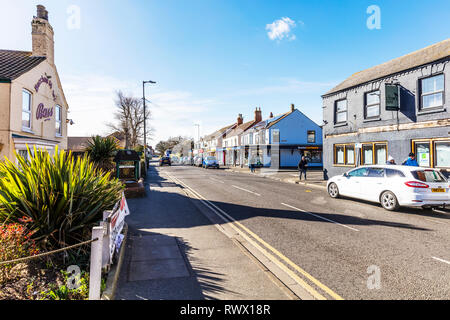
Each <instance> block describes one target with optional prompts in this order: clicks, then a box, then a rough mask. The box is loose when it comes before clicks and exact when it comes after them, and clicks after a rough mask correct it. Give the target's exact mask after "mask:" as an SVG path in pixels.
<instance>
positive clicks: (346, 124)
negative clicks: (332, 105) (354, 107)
mask: <svg viewBox="0 0 450 320" xmlns="http://www.w3.org/2000/svg"><path fill="white" fill-rule="evenodd" d="M346 126H348V122H345V123H335V124H334V127H335V128H339V127H346Z"/></svg>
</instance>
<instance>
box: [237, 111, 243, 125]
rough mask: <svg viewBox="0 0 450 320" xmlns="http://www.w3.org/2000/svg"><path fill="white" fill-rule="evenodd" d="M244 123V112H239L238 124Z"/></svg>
mask: <svg viewBox="0 0 450 320" xmlns="http://www.w3.org/2000/svg"><path fill="white" fill-rule="evenodd" d="M243 123H244V117H243V116H242V114H239V116H238V118H237V125H238V126H240V125H241V124H243Z"/></svg>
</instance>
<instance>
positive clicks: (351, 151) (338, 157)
mask: <svg viewBox="0 0 450 320" xmlns="http://www.w3.org/2000/svg"><path fill="white" fill-rule="evenodd" d="M334 164H335V165H347V166H354V165H355V145H354V144H342V145H335V146H334Z"/></svg>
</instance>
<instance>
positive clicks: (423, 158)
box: [415, 142, 431, 167]
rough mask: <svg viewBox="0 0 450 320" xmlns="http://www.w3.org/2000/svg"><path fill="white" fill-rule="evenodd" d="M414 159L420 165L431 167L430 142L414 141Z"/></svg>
mask: <svg viewBox="0 0 450 320" xmlns="http://www.w3.org/2000/svg"><path fill="white" fill-rule="evenodd" d="M415 154H416V159H417V162H418V163H419V166H421V167H431V148H430V142H420V143H416V150H415Z"/></svg>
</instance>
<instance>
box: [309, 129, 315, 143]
mask: <svg viewBox="0 0 450 320" xmlns="http://www.w3.org/2000/svg"><path fill="white" fill-rule="evenodd" d="M308 143H316V132H315V131H308Z"/></svg>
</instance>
